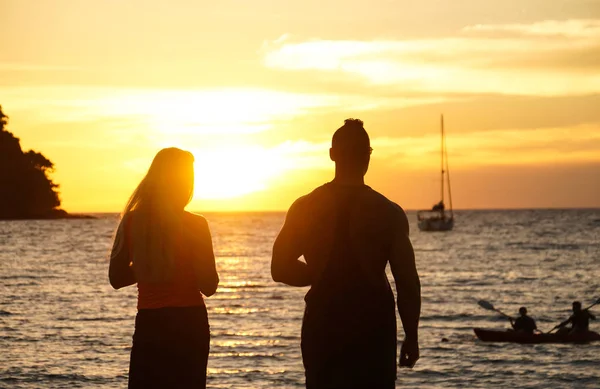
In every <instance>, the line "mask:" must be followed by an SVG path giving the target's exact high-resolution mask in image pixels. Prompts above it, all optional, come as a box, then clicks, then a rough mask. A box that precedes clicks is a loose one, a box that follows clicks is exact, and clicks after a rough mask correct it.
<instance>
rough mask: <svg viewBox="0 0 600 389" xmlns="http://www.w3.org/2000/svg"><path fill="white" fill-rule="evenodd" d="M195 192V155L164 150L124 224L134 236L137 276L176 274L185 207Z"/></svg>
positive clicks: (134, 196) (163, 278)
mask: <svg viewBox="0 0 600 389" xmlns="http://www.w3.org/2000/svg"><path fill="white" fill-rule="evenodd" d="M193 192H194V156H193V155H192V153H190V152H188V151H184V150H180V149H178V148H174V147H171V148H166V149H162V150H160V151H159V152H158V153H157V154H156V156H155V157H154V160H153V161H152V164H151V165H150V168H149V169H148V173H146V176H145V177H144V178H143V179H142V181H141V182H140V184H139V185H138V187H137V188H136V189H135V190H134V191H133V194H132V195H131V197H130V198H129V201H128V202H127V206H126V207H125V210H124V211H123V215H122V221H123V223H122V224H123V225H125V226H126V228H127V229H128V231H127V232H128V234H129V237H130V244H131V246H130V250H131V251H130V253H131V254H132V256H131V258H132V263H133V271H134V273H135V278H136V280H137V281H138V282H139V281H143V282H164V281H168V280H170V279H171V277H172V275H173V268H174V260H175V255H176V248H177V242H176V239H177V237H178V236H181V233H182V232H183V226H182V216H183V210H184V208H185V207H186V205H188V204H189V202H190V201H191V199H192V195H193Z"/></svg>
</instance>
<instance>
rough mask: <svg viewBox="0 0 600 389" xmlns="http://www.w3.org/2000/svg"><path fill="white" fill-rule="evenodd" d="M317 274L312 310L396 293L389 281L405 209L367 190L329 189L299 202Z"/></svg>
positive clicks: (310, 260) (302, 227) (308, 254)
mask: <svg viewBox="0 0 600 389" xmlns="http://www.w3.org/2000/svg"><path fill="white" fill-rule="evenodd" d="M297 205H298V210H299V212H298V214H300V215H302V217H301V218H300V219H301V220H298V223H297V226H296V228H298V229H299V233H300V234H301V236H302V237H303V238H302V241H303V245H304V258H305V260H306V263H307V264H308V268H309V271H310V274H311V279H312V280H311V281H312V282H311V290H310V291H309V293H308V294H307V296H306V302H307V304H309V305H311V304H320V305H323V304H326V303H327V301H330V300H331V301H332V302H333V301H334V300H335V303H336V304H340V303H350V304H353V303H355V302H357V301H358V300H359V299H370V298H374V297H375V296H379V297H382V296H385V295H387V293H389V292H390V288H389V283H388V281H387V277H386V276H385V267H386V264H387V262H388V260H389V256H390V250H391V246H392V239H393V232H394V230H395V229H398V228H400V226H399V225H398V223H397V222H396V221H397V220H399V219H400V218H401V216H402V215H403V211H402V209H401V208H400V207H399V206H398V205H396V204H394V203H392V202H391V201H389V200H388V199H386V198H385V197H384V196H382V195H381V194H379V193H377V192H376V191H374V190H372V189H371V188H369V187H368V186H366V185H361V186H353V185H339V184H335V183H329V184H325V185H323V186H321V187H319V188H317V189H316V190H314V191H313V192H312V193H310V194H309V195H307V196H304V197H302V198H300V199H299V200H298V202H297Z"/></svg>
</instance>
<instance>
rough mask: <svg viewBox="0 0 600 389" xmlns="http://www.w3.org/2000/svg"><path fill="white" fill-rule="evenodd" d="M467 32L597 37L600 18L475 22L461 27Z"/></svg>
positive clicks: (599, 29) (553, 36)
mask: <svg viewBox="0 0 600 389" xmlns="http://www.w3.org/2000/svg"><path fill="white" fill-rule="evenodd" d="M462 31H463V32H467V33H473V32H475V33H481V32H485V33H488V32H494V33H504V34H505V35H506V33H514V34H518V35H526V36H538V37H552V38H556V37H565V38H598V37H600V20H597V19H574V20H544V21H540V22H536V23H530V24H523V23H513V24H476V25H473V26H467V27H465V28H463V29H462Z"/></svg>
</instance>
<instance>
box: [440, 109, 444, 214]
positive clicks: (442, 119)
mask: <svg viewBox="0 0 600 389" xmlns="http://www.w3.org/2000/svg"><path fill="white" fill-rule="evenodd" d="M440 120H441V122H440V124H441V129H442V144H441V148H440V151H441V154H442V158H441V162H442V169H441V173H442V177H441V178H442V180H441V181H442V187H441V196H440V197H441V199H442V203H444V115H443V114H442V115H441V118H440Z"/></svg>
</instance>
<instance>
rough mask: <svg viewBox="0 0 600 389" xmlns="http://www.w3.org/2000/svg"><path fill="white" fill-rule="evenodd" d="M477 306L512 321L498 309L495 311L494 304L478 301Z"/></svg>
mask: <svg viewBox="0 0 600 389" xmlns="http://www.w3.org/2000/svg"><path fill="white" fill-rule="evenodd" d="M477 304H479V306H480V307H481V308H483V309H487V310H488V311H495V312H498V313H499V314H501V315H502V316H504V317H506V318H508V319H512V317H510V316H508V315H507V314H506V313H504V312H502V311H501V310H499V309H496V308H495V307H494V304H492V303H490V302H489V301H486V300H479V301H477Z"/></svg>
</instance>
